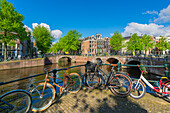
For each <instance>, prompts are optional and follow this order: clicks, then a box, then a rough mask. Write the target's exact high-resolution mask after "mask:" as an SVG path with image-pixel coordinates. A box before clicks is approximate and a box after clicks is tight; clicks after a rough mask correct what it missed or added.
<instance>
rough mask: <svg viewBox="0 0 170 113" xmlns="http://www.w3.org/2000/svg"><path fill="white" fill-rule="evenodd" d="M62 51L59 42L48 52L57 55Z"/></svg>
mask: <svg viewBox="0 0 170 113" xmlns="http://www.w3.org/2000/svg"><path fill="white" fill-rule="evenodd" d="M60 50H62V48H61V45H60V43H59V42H57V43H55V44H54V45H53V46H52V47H51V48H50V52H53V53H57V52H58V51H60Z"/></svg>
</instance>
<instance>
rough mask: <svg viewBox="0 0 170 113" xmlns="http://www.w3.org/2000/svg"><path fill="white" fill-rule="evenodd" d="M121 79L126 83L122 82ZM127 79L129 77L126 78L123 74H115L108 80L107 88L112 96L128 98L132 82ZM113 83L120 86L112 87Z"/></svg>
mask: <svg viewBox="0 0 170 113" xmlns="http://www.w3.org/2000/svg"><path fill="white" fill-rule="evenodd" d="M123 78H124V80H126V81H122V80H123ZM129 78H130V77H128V75H125V74H115V75H114V76H113V77H112V78H111V80H110V87H109V88H110V91H111V92H112V93H113V94H115V95H116V96H119V97H126V96H128V95H129V94H130V92H131V89H132V81H131V79H129ZM115 82H118V84H121V86H120V85H119V86H118V85H115V86H113V85H112V84H113V83H115ZM124 82H125V83H124ZM123 85H124V86H123ZM124 89H126V90H125V91H124ZM127 89H128V90H127Z"/></svg>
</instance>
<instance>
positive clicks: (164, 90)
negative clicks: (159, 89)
mask: <svg viewBox="0 0 170 113" xmlns="http://www.w3.org/2000/svg"><path fill="white" fill-rule="evenodd" d="M165 84H166V85H167V86H168V87H170V81H169V82H167V83H165ZM168 87H166V86H163V92H168V93H170V89H168ZM166 97H167V99H168V100H170V94H168V95H167V96H166Z"/></svg>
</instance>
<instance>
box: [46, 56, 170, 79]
mask: <svg viewBox="0 0 170 113" xmlns="http://www.w3.org/2000/svg"><path fill="white" fill-rule="evenodd" d="M62 58H66V59H67V61H68V62H74V63H76V62H79V63H80V62H82V63H85V62H87V61H92V62H96V61H97V60H101V61H102V62H103V63H113V64H116V63H118V62H119V63H121V64H134V65H137V64H143V65H164V64H165V63H168V64H170V62H164V61H158V60H156V59H155V60H154V59H144V58H143V57H140V58H139V57H138V58H137V57H132V56H75V55H59V56H56V57H55V62H52V63H59V61H60V59H62ZM49 60H50V58H49ZM50 61H51V60H50ZM147 70H148V71H149V72H151V73H154V74H159V75H164V71H165V69H164V68H148V69H147ZM169 71H170V70H169ZM169 76H170V75H169Z"/></svg>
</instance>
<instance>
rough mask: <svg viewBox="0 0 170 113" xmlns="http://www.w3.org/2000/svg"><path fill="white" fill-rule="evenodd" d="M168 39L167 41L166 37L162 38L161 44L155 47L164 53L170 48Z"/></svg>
mask: <svg viewBox="0 0 170 113" xmlns="http://www.w3.org/2000/svg"><path fill="white" fill-rule="evenodd" d="M166 39H167V38H166V37H163V36H162V37H161V38H160V40H159V42H158V43H157V44H156V45H155V47H157V48H158V49H159V50H162V51H163V50H166V49H168V48H170V47H169V42H167V41H166Z"/></svg>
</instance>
